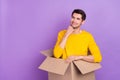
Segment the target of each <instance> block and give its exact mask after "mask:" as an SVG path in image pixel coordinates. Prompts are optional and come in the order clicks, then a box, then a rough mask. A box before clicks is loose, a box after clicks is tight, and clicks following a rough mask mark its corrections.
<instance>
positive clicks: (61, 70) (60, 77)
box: [39, 49, 101, 80]
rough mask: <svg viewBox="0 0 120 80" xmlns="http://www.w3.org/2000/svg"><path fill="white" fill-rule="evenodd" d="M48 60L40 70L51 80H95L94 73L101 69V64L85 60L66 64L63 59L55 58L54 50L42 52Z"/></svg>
mask: <svg viewBox="0 0 120 80" xmlns="http://www.w3.org/2000/svg"><path fill="white" fill-rule="evenodd" d="M41 53H42V54H43V55H45V56H47V58H46V59H45V60H44V61H43V63H42V64H41V65H40V66H39V69H42V70H44V71H47V72H48V79H49V80H95V74H94V71H95V70H97V69H99V68H101V65H100V64H99V63H90V62H86V61H83V60H78V61H73V62H71V63H66V62H65V60H63V59H57V58H53V57H52V56H53V49H48V50H44V51H41Z"/></svg>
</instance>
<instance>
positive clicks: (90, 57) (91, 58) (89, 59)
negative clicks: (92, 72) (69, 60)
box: [75, 55, 94, 62]
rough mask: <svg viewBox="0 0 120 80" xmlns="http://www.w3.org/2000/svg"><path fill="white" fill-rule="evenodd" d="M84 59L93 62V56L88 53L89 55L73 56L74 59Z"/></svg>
mask: <svg viewBox="0 0 120 80" xmlns="http://www.w3.org/2000/svg"><path fill="white" fill-rule="evenodd" d="M79 59H81V60H84V61H87V62H94V57H93V56H92V55H89V56H77V57H76V58H75V60H79Z"/></svg>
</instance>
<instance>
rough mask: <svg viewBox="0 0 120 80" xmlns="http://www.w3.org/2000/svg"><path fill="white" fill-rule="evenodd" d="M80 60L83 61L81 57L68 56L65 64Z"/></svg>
mask: <svg viewBox="0 0 120 80" xmlns="http://www.w3.org/2000/svg"><path fill="white" fill-rule="evenodd" d="M80 59H83V56H70V57H68V58H67V59H66V62H67V63H70V62H72V61H75V60H80Z"/></svg>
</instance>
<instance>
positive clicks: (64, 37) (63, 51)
mask: <svg viewBox="0 0 120 80" xmlns="http://www.w3.org/2000/svg"><path fill="white" fill-rule="evenodd" d="M85 19H86V14H85V12H84V11H83V10H81V9H75V10H74V11H73V12H72V15H71V21H70V26H68V29H67V30H61V31H60V32H59V33H58V39H57V42H56V44H55V46H54V57H56V58H62V59H65V60H66V61H67V62H71V61H73V60H84V61H88V62H101V60H102V56H101V53H100V50H99V48H98V46H97V44H96V42H95V40H94V38H93V36H92V34H90V33H89V32H87V31H85V30H81V29H80V27H81V25H83V24H84V22H85ZM88 50H89V51H90V53H91V55H88Z"/></svg>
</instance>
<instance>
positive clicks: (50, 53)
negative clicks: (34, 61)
mask: <svg viewBox="0 0 120 80" xmlns="http://www.w3.org/2000/svg"><path fill="white" fill-rule="evenodd" d="M40 53H42V54H43V55H45V56H53V49H52V48H51V49H48V50H43V51H40Z"/></svg>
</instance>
